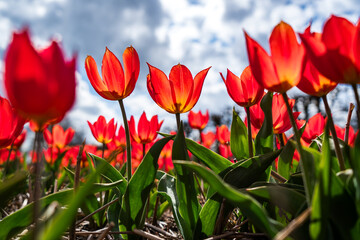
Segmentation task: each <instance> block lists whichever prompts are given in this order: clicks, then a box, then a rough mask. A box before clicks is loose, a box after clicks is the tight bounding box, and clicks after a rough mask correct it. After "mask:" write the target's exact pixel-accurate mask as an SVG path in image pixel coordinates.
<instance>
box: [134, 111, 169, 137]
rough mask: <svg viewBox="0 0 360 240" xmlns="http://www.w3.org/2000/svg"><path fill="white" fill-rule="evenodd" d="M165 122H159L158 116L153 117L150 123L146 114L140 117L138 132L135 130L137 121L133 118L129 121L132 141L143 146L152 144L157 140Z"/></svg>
mask: <svg viewBox="0 0 360 240" xmlns="http://www.w3.org/2000/svg"><path fill="white" fill-rule="evenodd" d="M162 123H163V121H161V122H159V121H158V117H157V115H155V116H153V117H152V118H151V120H150V121H148V120H147V117H146V114H145V112H143V114H142V115H141V117H140V120H139V123H138V128H137V131H136V129H135V120H134V117H133V116H131V118H130V121H129V128H130V134H131V137H132V139H133V140H134V141H135V142H137V143H141V144H146V143H150V142H152V141H154V140H155V138H156V136H157V132H158V131H159V130H160V127H161V125H162Z"/></svg>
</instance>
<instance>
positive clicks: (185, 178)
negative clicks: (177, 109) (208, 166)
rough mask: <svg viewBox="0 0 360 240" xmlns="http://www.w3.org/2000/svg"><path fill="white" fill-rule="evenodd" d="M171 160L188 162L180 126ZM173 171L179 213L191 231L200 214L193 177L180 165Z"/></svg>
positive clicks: (181, 126)
mask: <svg viewBox="0 0 360 240" xmlns="http://www.w3.org/2000/svg"><path fill="white" fill-rule="evenodd" d="M172 159H173V161H174V160H187V161H189V160H188V159H189V156H188V153H187V148H186V144H185V135H184V130H183V125H182V124H181V125H180V128H179V132H178V134H177V135H176V137H175V139H174V144H173V149H172ZM174 169H175V171H176V194H177V198H178V203H179V205H178V208H179V213H180V215H181V217H182V218H184V220H185V221H186V222H187V223H188V224H189V226H190V228H191V230H192V231H193V230H194V229H195V225H196V221H197V219H198V217H199V212H200V204H199V202H198V198H197V191H196V187H195V183H194V176H193V173H192V172H191V171H189V170H188V169H184V168H183V166H181V165H176V166H175V165H174Z"/></svg>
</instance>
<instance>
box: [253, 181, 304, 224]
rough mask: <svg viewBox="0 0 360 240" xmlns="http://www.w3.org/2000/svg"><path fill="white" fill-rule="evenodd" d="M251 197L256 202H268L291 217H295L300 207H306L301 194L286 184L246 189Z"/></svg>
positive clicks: (264, 185) (265, 184)
mask: <svg viewBox="0 0 360 240" xmlns="http://www.w3.org/2000/svg"><path fill="white" fill-rule="evenodd" d="M246 192H248V193H249V194H250V195H251V196H253V197H254V198H256V199H257V200H258V201H266V202H269V203H271V204H273V205H275V206H277V207H279V208H282V209H284V210H286V211H287V212H289V213H290V214H291V215H292V216H293V217H295V216H297V214H298V213H299V210H301V209H302V206H303V207H305V206H306V198H305V195H304V194H303V193H300V192H299V191H297V190H295V189H293V188H291V187H288V186H287V184H282V185H280V184H267V183H264V184H263V186H257V187H253V186H251V187H250V188H247V189H246Z"/></svg>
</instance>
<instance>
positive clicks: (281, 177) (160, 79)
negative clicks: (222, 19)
mask: <svg viewBox="0 0 360 240" xmlns="http://www.w3.org/2000/svg"><path fill="white" fill-rule="evenodd" d="M244 37H245V40H246V49H247V55H248V60H249V66H247V67H246V68H245V69H244V70H243V72H242V73H233V72H232V71H231V70H230V69H227V71H226V73H225V69H224V72H223V73H219V78H221V79H222V80H223V82H224V84H225V86H226V89H227V92H228V94H229V96H230V97H231V99H232V100H233V101H234V104H236V105H237V106H240V107H243V108H244V110H245V112H246V117H245V118H244V119H242V118H241V117H240V116H239V113H238V112H236V111H235V108H234V110H233V115H232V122H231V125H230V126H227V125H218V126H216V129H215V128H214V130H209V129H210V128H209V127H208V125H209V122H210V121H211V118H210V113H209V111H208V110H206V109H204V110H202V111H199V112H195V111H193V110H192V109H193V107H194V106H195V105H196V103H197V102H198V99H199V97H200V95H201V92H202V89H203V88H206V78H207V74H208V72H209V71H211V67H209V66H203V68H202V69H203V70H201V71H200V72H198V73H196V74H194V73H192V72H191V71H190V68H191V66H185V65H182V64H180V63H179V64H177V65H174V66H173V67H172V69H171V71H170V72H169V73H165V72H163V71H162V70H161V66H153V65H151V63H150V62H148V63H147V65H148V69H140V60H139V56H138V53H137V51H136V49H135V47H132V46H130V47H127V48H126V49H125V50H124V52H123V55H122V60H121V61H120V60H119V58H118V57H117V56H116V55H115V54H114V53H113V52H112V51H111V50H110V49H108V48H106V50H105V53H104V55H103V59H102V62H101V64H100V59H94V58H93V57H91V56H88V57H87V58H86V60H85V63H80V64H79V65H80V66H77V64H78V62H77V58H76V56H73V57H71V58H69V59H68V58H67V57H65V56H64V54H63V50H62V48H61V47H60V44H59V43H58V42H56V41H52V42H51V44H50V46H46V47H44V48H42V49H39V48H35V47H34V45H33V44H32V41H31V35H30V30H29V29H27V28H24V29H22V30H21V31H17V32H14V33H13V37H12V40H11V43H10V44H9V46H8V47H7V50H6V52H5V55H4V59H3V60H4V83H5V84H4V85H5V92H6V96H7V97H6V98H3V97H0V177H1V179H0V210H1V212H0V239H186V240H188V239H190V240H191V239H277V240H280V239H359V237H360V137H359V136H358V135H359V134H358V131H355V130H354V129H353V127H351V126H350V120H351V118H352V115H354V116H353V118H356V119H357V126H360V110H359V107H360V99H359V94H358V85H357V84H359V83H360V23H359V22H358V23H357V24H354V23H352V22H350V21H348V20H347V19H345V18H342V17H338V16H334V15H333V16H330V17H329V18H328V19H327V20H326V22H325V23H324V26H323V30H322V32H321V33H319V32H312V31H311V26H309V27H308V28H306V29H304V31H303V32H302V33H295V32H294V30H293V29H292V27H291V26H290V25H289V24H287V23H286V22H283V21H281V22H280V23H279V24H278V25H276V26H275V27H274V28H273V31H272V33H271V35H270V36H269V46H270V53H268V52H267V51H266V50H265V49H264V48H263V47H262V46H261V45H260V44H259V43H258V42H257V41H256V40H255V39H253V38H252V37H251V36H250V35H249V34H248V33H247V32H246V29H245V30H244ZM99 47H103V46H99ZM99 65H101V67H100V66H99ZM80 67H81V68H85V70H86V73H87V76H88V79H89V82H90V84H91V85H92V87H93V88H94V90H95V91H96V92H97V93H98V94H99V95H100V96H101V97H102V98H104V99H107V100H109V101H113V104H115V105H116V104H119V112H121V115H122V118H123V119H122V120H121V121H120V120H119V119H115V118H111V119H106V118H105V117H104V116H101V115H100V116H98V119H97V120H96V121H95V122H90V121H88V122H87V124H88V127H89V129H90V130H91V133H92V135H93V137H94V139H96V141H97V142H98V144H97V145H89V144H87V143H86V140H85V139H83V143H82V144H80V145H75V144H73V143H72V140H73V138H74V135H75V133H76V129H73V128H72V127H68V128H66V129H64V128H63V126H62V125H61V121H62V120H63V118H64V117H65V116H66V114H67V113H68V111H69V110H70V109H71V107H72V106H73V104H74V101H75V93H76V80H75V71H76V69H77V68H80ZM140 71H146V72H147V73H148V74H147V79H146V81H147V82H146V83H147V84H146V85H147V89H148V93H149V95H150V96H151V98H152V99H153V101H154V102H155V103H156V104H157V105H158V106H159V111H164V110H165V111H166V112H168V113H169V114H172V115H173V120H174V122H176V129H174V131H171V132H164V131H163V130H162V128H161V127H162V124H163V120H162V119H159V118H158V116H157V115H155V116H147V115H146V106H143V109H144V111H143V113H142V114H141V117H140V118H139V119H138V120H137V121H136V120H135V118H134V116H127V115H126V106H127V104H130V102H128V101H127V97H128V96H129V95H130V94H131V93H132V92H133V90H134V89H135V87H136V83H137V81H138V78H139V73H140ZM338 84H349V85H350V86H351V87H352V89H353V91H354V96H355V98H354V99H353V102H354V104H351V106H350V108H349V112H348V121H347V123H346V125H344V126H338V125H335V124H334V121H333V118H332V113H331V108H330V106H329V103H328V100H327V94H328V93H330V92H331V91H333V90H334V89H335V88H336V87H337V85H338ZM293 87H297V88H298V89H300V90H301V91H302V92H304V93H305V94H308V95H310V96H315V97H318V98H320V99H321V100H322V102H321V104H323V106H324V109H325V112H326V116H323V115H322V114H321V113H318V114H316V115H314V116H312V117H311V118H310V119H308V120H307V121H305V120H302V119H299V118H298V117H299V115H300V112H296V111H293V108H294V105H295V100H294V99H291V98H289V97H288V95H287V92H288V90H290V89H291V88H293ZM116 102H117V103H116ZM353 111H354V112H355V113H354V114H353ZM25 124H29V128H30V129H28V130H26V129H25V128H24V125H25ZM84 124H86V123H84ZM185 127H189V128H190V129H191V131H193V133H192V134H191V136H192V137H191V138H190V135H189V134H186V133H185V132H186V131H185V130H184V129H185ZM26 128H27V127H26ZM27 131H33V132H34V133H35V138H34V139H33V140H32V141H33V146H32V150H31V151H26V152H25V151H23V150H22V148H21V145H22V144H23V142H24V140H25V138H26V137H27ZM194 136H195V137H194Z"/></svg>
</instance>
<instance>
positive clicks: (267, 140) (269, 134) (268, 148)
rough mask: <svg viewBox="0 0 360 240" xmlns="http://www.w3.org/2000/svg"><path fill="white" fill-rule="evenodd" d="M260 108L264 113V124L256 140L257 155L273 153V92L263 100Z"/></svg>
mask: <svg viewBox="0 0 360 240" xmlns="http://www.w3.org/2000/svg"><path fill="white" fill-rule="evenodd" d="M260 107H261V109H262V110H263V112H264V115H265V118H264V122H263V124H262V126H261V128H260V130H259V132H258V134H257V135H256V138H255V152H256V155H259V154H263V153H268V152H272V151H273V142H274V137H273V136H274V134H273V121H272V92H268V93H267V94H265V96H264V97H263V98H262V100H261V102H260Z"/></svg>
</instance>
